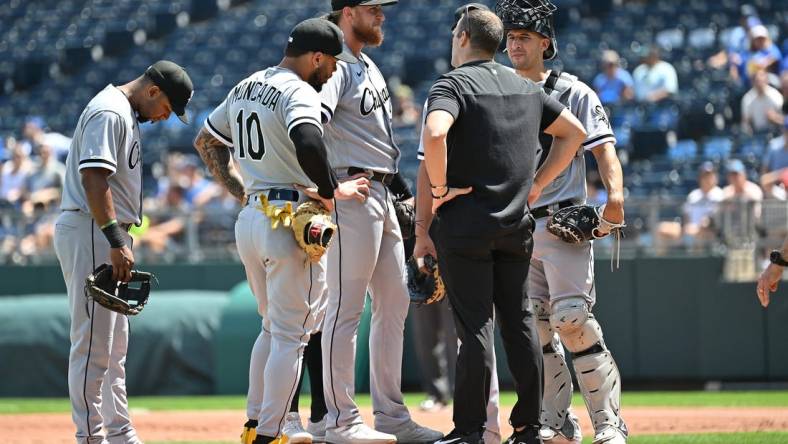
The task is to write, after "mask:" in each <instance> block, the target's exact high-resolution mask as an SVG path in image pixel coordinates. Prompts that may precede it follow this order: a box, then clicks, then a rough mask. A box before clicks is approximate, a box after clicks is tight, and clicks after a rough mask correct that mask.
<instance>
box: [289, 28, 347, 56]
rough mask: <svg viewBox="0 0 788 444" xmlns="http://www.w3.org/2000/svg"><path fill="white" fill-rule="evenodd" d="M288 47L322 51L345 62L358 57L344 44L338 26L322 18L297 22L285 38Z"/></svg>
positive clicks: (343, 38)
mask: <svg viewBox="0 0 788 444" xmlns="http://www.w3.org/2000/svg"><path fill="white" fill-rule="evenodd" d="M287 47H288V48H298V49H300V50H303V51H315V52H322V53H324V54H328V55H332V56H334V57H336V58H337V59H338V60H342V61H343V62H347V63H358V59H357V58H356V56H354V55H353V53H352V52H350V50H348V49H347V47H346V46H345V36H344V34H343V33H342V30H341V29H339V26H337V25H335V24H333V23H331V22H330V21H328V20H326V19H323V18H311V19H306V20H304V21H303V22H301V23H299V24H297V25H296V26H295V28H293V30H292V31H290V37H289V38H288V39H287Z"/></svg>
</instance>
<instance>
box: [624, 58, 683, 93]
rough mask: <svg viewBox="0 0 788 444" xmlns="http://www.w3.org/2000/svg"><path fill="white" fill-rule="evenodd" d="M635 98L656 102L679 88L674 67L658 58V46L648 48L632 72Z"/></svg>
mask: <svg viewBox="0 0 788 444" xmlns="http://www.w3.org/2000/svg"><path fill="white" fill-rule="evenodd" d="M632 77H633V79H634V81H635V98H636V99H637V100H638V101H640V102H649V103H657V102H660V101H662V100H664V99H667V98H669V97H671V96H673V95H675V94H676V93H677V92H678V90H679V80H678V76H677V75H676V68H674V67H673V65H671V64H670V63H668V62H665V61H663V60H660V54H659V48H657V47H655V46H653V47H651V48H649V50H648V53H647V55H646V57H644V59H643V63H642V64H641V65H640V66H638V67H637V68H635V71H634V72H633V73H632Z"/></svg>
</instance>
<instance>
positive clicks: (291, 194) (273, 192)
mask: <svg viewBox="0 0 788 444" xmlns="http://www.w3.org/2000/svg"><path fill="white" fill-rule="evenodd" d="M262 192H263V193H265V195H266V196H268V200H289V201H292V202H298V199H299V197H300V195H299V194H298V191H296V190H288V189H286V188H271V189H270V190H265V191H262ZM255 194H256V193H252V194H250V195H248V196H246V203H247V204H249V200H250V199H251V198H252V196H254V195H255Z"/></svg>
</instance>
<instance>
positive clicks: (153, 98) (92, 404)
mask: <svg viewBox="0 0 788 444" xmlns="http://www.w3.org/2000/svg"><path fill="white" fill-rule="evenodd" d="M191 96H192V81H191V79H189V76H188V75H187V74H186V71H184V70H183V68H181V67H180V66H178V65H176V64H175V63H172V62H169V61H165V60H162V61H159V62H156V63H155V64H153V65H152V66H150V67H149V68H148V69H147V70H146V71H145V74H143V75H142V76H140V77H138V78H136V79H135V80H133V81H131V82H129V83H126V84H125V85H121V86H115V85H108V86H107V87H106V88H104V89H103V90H102V91H101V92H99V93H98V94H97V95H96V96H95V97H94V98H93V99H92V100H91V101H90V102H89V103H88V104H87V106H86V107H85V109H84V110H83V111H82V115H80V116H79V121H78V122H77V128H76V130H74V139H73V140H72V141H71V147H70V148H69V152H68V158H67V159H66V179H65V185H64V187H63V201H62V204H61V207H60V208H61V209H62V210H63V212H62V213H61V214H60V216H59V217H58V219H57V221H56V222H55V253H56V254H57V259H58V261H60V268H61V270H62V271H63V279H65V281H66V288H67V289H68V302H69V307H70V314H71V350H70V352H69V356H68V393H69V397H70V398H71V417H72V419H73V420H74V425H76V426H77V435H76V436H77V442H78V443H91V444H93V443H101V444H108V443H109V444H140V443H141V441H140V440H139V438H137V432H136V431H135V430H134V427H133V426H132V425H131V420H130V419H129V407H128V402H127V401H126V368H125V363H126V351H127V348H128V341H129V323H128V318H127V317H126V316H125V315H122V314H119V313H116V312H114V311H111V310H108V309H106V308H104V307H103V306H101V305H99V304H97V303H96V302H95V301H94V300H92V299H88V298H86V297H85V278H87V277H88V275H90V274H91V273H92V272H93V270H95V269H96V268H97V267H98V266H100V265H102V264H104V263H110V264H111V265H112V275H113V276H112V277H113V279H117V280H121V281H124V282H128V280H129V279H130V278H131V270H132V267H133V266H134V254H132V252H131V244H132V240H131V237H130V236H129V234H128V230H129V228H130V226H131V224H140V222H141V220H142V205H141V204H142V155H141V149H142V148H141V145H140V128H139V124H138V122H148V121H151V122H158V121H160V120H166V119H168V118H169V117H170V114H171V113H172V112H174V113H175V114H177V115H178V117H179V118H180V119H181V120H182V121H184V122H186V104H187V103H188V102H189V99H191Z"/></svg>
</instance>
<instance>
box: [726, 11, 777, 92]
mask: <svg viewBox="0 0 788 444" xmlns="http://www.w3.org/2000/svg"><path fill="white" fill-rule="evenodd" d="M781 60H782V54H781V53H780V49H779V48H778V47H777V45H775V44H774V43H773V42H772V40H771V38H769V30H768V29H767V28H766V26H764V25H756V26H753V27H752V28H750V47H749V49H748V51H746V52H744V53H742V55H741V58H740V60H738V61H736V60H734V61H733V63H732V68H734V69H733V70H732V71H731V75H732V76H733V78H734V80H738V81H740V83H741V84H742V85H744V86H745V87H746V86H748V85H749V84H750V82H753V81H754V77H755V75H756V73H758V72H759V71H761V70H763V71H766V72H770V71H775V70H776V69H777V64H778V63H780V61H781ZM737 62H738V63H737Z"/></svg>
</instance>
